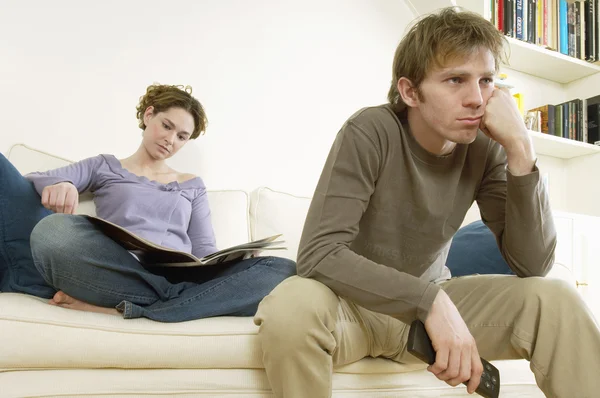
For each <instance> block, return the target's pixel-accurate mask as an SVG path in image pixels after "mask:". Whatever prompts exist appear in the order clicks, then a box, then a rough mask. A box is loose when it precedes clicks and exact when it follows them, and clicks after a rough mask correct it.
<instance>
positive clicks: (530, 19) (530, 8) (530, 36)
mask: <svg viewBox="0 0 600 398" xmlns="http://www.w3.org/2000/svg"><path fill="white" fill-rule="evenodd" d="M536 8H537V5H536V4H535V0H527V41H528V42H529V43H533V44H535V32H536V29H537V28H536V26H535V9H536Z"/></svg>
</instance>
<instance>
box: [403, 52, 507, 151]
mask: <svg viewBox="0 0 600 398" xmlns="http://www.w3.org/2000/svg"><path fill="white" fill-rule="evenodd" d="M495 74H496V70H495V62H494V57H493V55H492V53H491V52H490V51H489V50H487V49H479V50H476V51H474V52H473V53H472V54H471V55H469V56H466V57H464V58H456V59H454V60H451V61H449V62H448V64H447V65H445V66H444V67H442V68H433V69H432V70H431V71H429V73H428V74H427V75H426V77H425V79H424V80H423V82H422V83H421V86H420V87H419V94H418V96H417V97H418V100H417V101H416V102H415V103H414V104H413V106H412V110H411V111H412V112H413V113H414V115H413V116H414V118H413V120H414V121H415V123H413V124H414V126H413V125H412V124H411V129H412V130H413V134H415V137H416V138H417V140H418V141H419V142H421V141H422V140H425V141H426V142H427V143H429V144H430V145H426V149H429V150H430V151H431V149H430V148H438V147H440V148H448V144H449V143H448V141H450V142H451V143H458V144H469V143H471V142H473V141H474V140H475V138H476V136H477V130H478V129H479V124H480V122H481V117H482V116H483V113H484V111H485V105H486V104H487V101H488V99H489V98H490V97H491V95H492V93H493V91H494V76H495ZM409 120H410V119H409ZM428 147H429V148H428ZM451 147H454V145H451Z"/></svg>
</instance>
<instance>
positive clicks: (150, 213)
mask: <svg viewBox="0 0 600 398" xmlns="http://www.w3.org/2000/svg"><path fill="white" fill-rule="evenodd" d="M25 178H27V179H28V180H29V181H31V182H33V184H34V186H35V189H36V191H37V192H38V193H39V194H40V195H41V193H42V190H43V189H44V187H46V186H48V185H53V184H57V183H59V182H71V183H72V184H73V185H75V187H76V188H77V190H78V191H79V193H83V192H86V191H90V192H91V193H92V194H93V196H94V203H95V205H96V213H97V215H98V217H100V218H103V219H105V220H108V221H110V222H113V223H115V224H117V225H120V226H121V227H123V228H126V229H127V230H129V231H131V232H133V233H134V234H136V235H139V236H141V237H142V238H144V239H147V240H149V241H151V242H154V243H156V244H158V245H162V246H166V247H168V248H171V249H175V250H180V251H184V252H187V253H192V254H193V255H195V256H197V257H203V256H206V255H208V254H211V253H214V252H215V251H217V248H216V242H215V234H214V231H213V228H212V223H211V217H210V209H209V205H208V199H207V195H206V187H205V186H204V182H203V181H202V179H201V178H200V177H196V178H193V179H191V180H188V181H185V182H182V183H178V182H177V181H173V182H170V183H168V184H162V183H159V182H157V181H150V180H149V179H148V178H146V177H140V176H138V175H135V174H133V173H131V172H129V171H128V170H127V169H125V168H123V166H122V165H121V162H120V161H119V160H118V159H117V158H115V157H114V156H113V155H98V156H95V157H91V158H88V159H84V160H82V161H80V162H77V163H73V164H71V165H68V166H65V167H61V168H59V169H55V170H50V171H46V172H35V173H30V174H27V175H26V176H25Z"/></svg>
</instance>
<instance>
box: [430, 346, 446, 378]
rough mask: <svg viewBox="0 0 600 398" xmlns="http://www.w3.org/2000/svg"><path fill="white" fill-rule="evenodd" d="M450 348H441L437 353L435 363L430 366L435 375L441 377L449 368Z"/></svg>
mask: <svg viewBox="0 0 600 398" xmlns="http://www.w3.org/2000/svg"><path fill="white" fill-rule="evenodd" d="M448 354H449V351H448V347H441V348H440V349H438V350H437V351H436V352H435V362H434V363H433V365H431V366H429V368H428V370H429V371H430V372H431V373H433V374H434V375H436V376H437V375H439V374H440V373H442V372H443V371H444V370H446V368H448Z"/></svg>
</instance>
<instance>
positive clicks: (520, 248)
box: [476, 141, 556, 277]
mask: <svg viewBox="0 0 600 398" xmlns="http://www.w3.org/2000/svg"><path fill="white" fill-rule="evenodd" d="M476 200H477V205H478V206H479V209H480V212H481V219H482V221H483V222H484V223H485V224H486V225H487V226H488V227H489V228H490V230H491V231H492V232H493V233H494V235H496V240H497V242H498V247H499V248H500V251H501V253H502V256H503V257H504V259H505V260H506V262H507V263H508V265H509V266H510V268H511V269H512V270H513V271H514V272H515V274H517V275H518V276H520V277H527V276H544V275H546V274H547V273H548V272H549V271H550V269H551V268H552V265H553V263H554V250H555V248H556V229H555V227H554V219H553V217H552V212H551V209H550V200H549V198H548V193H547V191H546V187H545V185H544V183H543V181H542V180H541V179H540V171H539V169H538V168H537V166H535V167H534V169H533V171H532V172H531V173H529V174H526V175H523V176H514V175H512V174H510V171H507V167H506V154H505V152H504V149H503V148H502V147H501V146H500V145H499V144H497V143H495V142H493V141H492V142H491V144H490V147H489V156H488V160H487V164H486V171H485V175H484V177H483V181H482V183H481V185H480V188H479V190H478V192H477V196H476Z"/></svg>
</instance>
